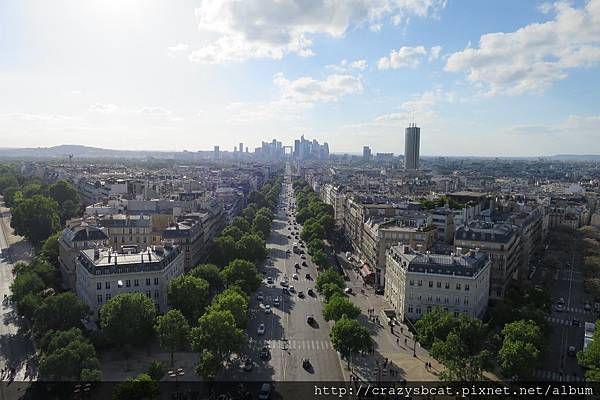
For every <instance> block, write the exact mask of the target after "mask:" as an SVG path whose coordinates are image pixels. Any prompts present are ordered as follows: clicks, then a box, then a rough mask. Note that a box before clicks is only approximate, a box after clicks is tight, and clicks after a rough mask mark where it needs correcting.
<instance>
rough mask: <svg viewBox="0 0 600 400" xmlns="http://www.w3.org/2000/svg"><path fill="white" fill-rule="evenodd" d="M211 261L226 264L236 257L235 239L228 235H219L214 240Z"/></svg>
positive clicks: (221, 264)
mask: <svg viewBox="0 0 600 400" xmlns="http://www.w3.org/2000/svg"><path fill="white" fill-rule="evenodd" d="M211 257H212V259H213V261H214V262H215V263H216V264H217V265H220V266H223V265H227V264H229V262H231V261H232V260H234V259H235V258H236V257H237V243H236V240H235V239H234V238H232V237H230V236H219V237H218V238H217V239H216V240H215V241H214V249H213V252H212V255H211Z"/></svg>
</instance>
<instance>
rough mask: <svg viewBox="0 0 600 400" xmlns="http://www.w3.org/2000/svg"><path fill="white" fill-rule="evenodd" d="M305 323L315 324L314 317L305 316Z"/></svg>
mask: <svg viewBox="0 0 600 400" xmlns="http://www.w3.org/2000/svg"><path fill="white" fill-rule="evenodd" d="M306 323H307V324H309V325H311V324H314V323H315V317H313V316H312V315H307V316H306Z"/></svg>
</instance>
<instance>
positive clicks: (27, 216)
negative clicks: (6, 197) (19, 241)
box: [10, 195, 60, 246]
mask: <svg viewBox="0 0 600 400" xmlns="http://www.w3.org/2000/svg"><path fill="white" fill-rule="evenodd" d="M10 225H11V226H12V227H13V228H14V229H15V233H17V234H18V235H21V236H25V237H26V238H27V239H29V240H30V241H31V242H32V243H33V244H34V245H36V246H37V245H39V244H40V243H41V242H42V241H44V240H46V238H48V236H50V235H52V234H53V233H54V232H56V231H58V230H59V229H60V217H59V209H58V204H57V203H56V201H54V200H53V199H51V198H48V197H45V196H41V195H35V196H33V197H31V198H25V199H24V200H23V201H20V202H18V203H17V204H16V205H15V206H14V207H13V209H12V218H11V221H10Z"/></svg>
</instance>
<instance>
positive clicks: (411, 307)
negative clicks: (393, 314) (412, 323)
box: [408, 306, 413, 314]
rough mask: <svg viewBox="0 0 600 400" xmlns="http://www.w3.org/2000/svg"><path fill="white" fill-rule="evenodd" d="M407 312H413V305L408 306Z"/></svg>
mask: <svg viewBox="0 0 600 400" xmlns="http://www.w3.org/2000/svg"><path fill="white" fill-rule="evenodd" d="M408 313H409V314H412V313H413V306H408Z"/></svg>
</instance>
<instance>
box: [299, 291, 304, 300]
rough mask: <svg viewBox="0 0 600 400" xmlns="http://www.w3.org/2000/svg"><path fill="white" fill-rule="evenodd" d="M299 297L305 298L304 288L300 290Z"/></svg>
mask: <svg viewBox="0 0 600 400" xmlns="http://www.w3.org/2000/svg"><path fill="white" fill-rule="evenodd" d="M298 297H300V298H301V299H302V298H304V292H303V291H302V290H301V291H299V292H298Z"/></svg>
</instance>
